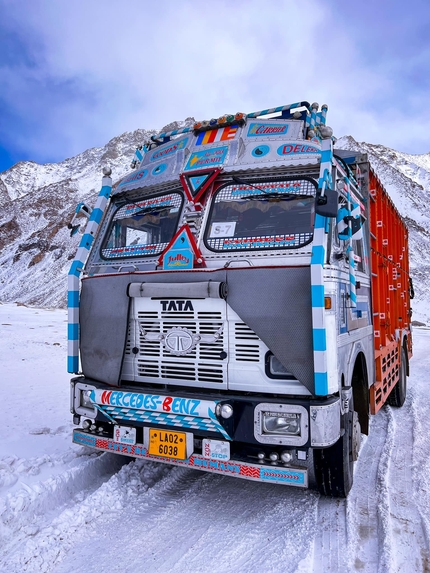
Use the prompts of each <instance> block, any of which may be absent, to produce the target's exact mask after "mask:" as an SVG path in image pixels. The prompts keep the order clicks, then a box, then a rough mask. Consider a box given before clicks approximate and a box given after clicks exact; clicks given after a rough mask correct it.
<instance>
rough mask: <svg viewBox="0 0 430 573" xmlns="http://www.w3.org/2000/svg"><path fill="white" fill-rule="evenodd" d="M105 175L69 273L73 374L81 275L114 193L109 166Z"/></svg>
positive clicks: (69, 360) (73, 371)
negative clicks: (107, 205)
mask: <svg viewBox="0 0 430 573" xmlns="http://www.w3.org/2000/svg"><path fill="white" fill-rule="evenodd" d="M103 173H104V175H105V176H104V177H103V181H102V188H101V190H100V193H99V195H98V197H97V201H96V204H95V207H94V209H93V210H92V212H91V216H90V218H89V220H88V223H87V226H86V228H85V232H84V235H83V237H82V239H81V242H80V244H79V247H78V250H77V253H76V255H75V258H74V260H73V263H72V266H71V267H70V271H69V275H68V296H67V308H68V333H67V339H68V344H67V347H68V356H67V371H68V372H70V373H71V374H78V373H79V286H80V277H81V273H82V271H83V268H84V265H85V262H86V260H87V257H88V253H89V250H90V248H91V245H92V244H93V241H94V238H95V236H96V234H97V230H98V228H99V225H100V222H101V220H102V217H103V213H104V210H105V208H106V204H107V202H108V200H109V198H110V196H111V193H112V179H111V178H110V174H111V170H110V169H109V168H106V167H105V168H104V169H103Z"/></svg>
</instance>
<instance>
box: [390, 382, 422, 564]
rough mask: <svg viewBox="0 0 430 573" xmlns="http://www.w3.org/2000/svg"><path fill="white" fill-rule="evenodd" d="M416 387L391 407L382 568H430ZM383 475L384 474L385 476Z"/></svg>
mask: <svg viewBox="0 0 430 573" xmlns="http://www.w3.org/2000/svg"><path fill="white" fill-rule="evenodd" d="M413 396H414V393H413V391H411V390H410V391H409V395H408V398H407V399H406V402H405V404H404V405H403V407H402V408H400V409H396V408H394V409H392V408H388V409H387V416H388V418H389V427H390V428H392V432H391V434H390V437H391V440H390V441H389V444H388V445H389V449H390V450H389V454H388V455H389V459H388V475H387V476H386V479H385V488H386V490H387V497H388V503H387V506H386V508H387V511H386V513H385V515H384V516H383V517H384V522H383V525H384V533H385V537H384V546H383V549H384V556H386V557H385V559H384V560H383V561H382V562H381V567H380V571H390V573H403V572H404V571H408V570H413V571H428V565H429V560H428V555H429V553H428V534H427V531H426V529H425V527H424V523H423V520H422V516H421V512H420V510H419V505H420V503H421V500H419V499H418V497H417V495H416V486H415V483H414V475H413V467H414V455H413V451H414V434H415V432H414V417H413V408H412V403H413ZM381 477H382V476H381Z"/></svg>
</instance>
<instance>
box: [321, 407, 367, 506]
mask: <svg viewBox="0 0 430 573" xmlns="http://www.w3.org/2000/svg"><path fill="white" fill-rule="evenodd" d="M344 425H345V431H344V434H343V436H341V437H340V438H339V440H338V441H337V442H336V443H335V444H333V445H332V446H330V447H329V448H324V449H321V450H314V452H313V454H314V471H315V479H316V481H317V485H318V489H319V491H320V493H322V494H323V495H327V496H331V497H346V496H347V495H348V493H349V491H350V489H351V488H352V483H353V479H354V461H355V460H356V459H357V455H358V450H359V448H360V438H361V429H360V424H359V422H358V416H357V412H354V411H352V412H348V413H347V414H345V416H344Z"/></svg>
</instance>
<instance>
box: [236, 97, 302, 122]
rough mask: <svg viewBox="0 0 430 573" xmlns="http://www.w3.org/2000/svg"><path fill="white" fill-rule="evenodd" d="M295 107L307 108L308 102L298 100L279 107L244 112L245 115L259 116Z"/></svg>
mask: <svg viewBox="0 0 430 573" xmlns="http://www.w3.org/2000/svg"><path fill="white" fill-rule="evenodd" d="M296 107H307V108H309V102H307V101H299V102H297V103H291V104H289V105H281V106H279V107H271V108H270V109H263V110H261V111H253V112H252V113H248V114H246V117H251V118H252V117H259V116H260V115H268V114H269V113H278V112H280V111H286V110H288V109H294V108H296Z"/></svg>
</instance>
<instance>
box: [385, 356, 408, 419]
mask: <svg viewBox="0 0 430 573" xmlns="http://www.w3.org/2000/svg"><path fill="white" fill-rule="evenodd" d="M405 400H406V352H405V349H404V348H402V350H401V356H400V373H399V379H398V381H397V383H396V385H395V386H394V388H393V389H392V390H391V394H390V395H389V396H388V399H387V404H389V405H390V406H394V407H395V408H401V407H402V406H403V404H404V403H405Z"/></svg>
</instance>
